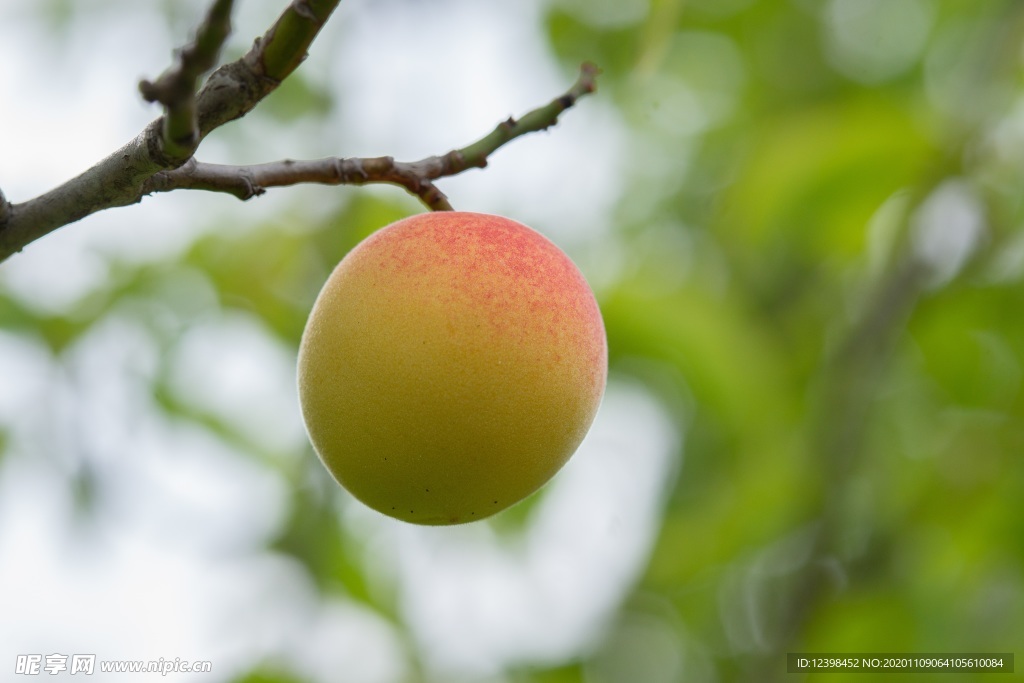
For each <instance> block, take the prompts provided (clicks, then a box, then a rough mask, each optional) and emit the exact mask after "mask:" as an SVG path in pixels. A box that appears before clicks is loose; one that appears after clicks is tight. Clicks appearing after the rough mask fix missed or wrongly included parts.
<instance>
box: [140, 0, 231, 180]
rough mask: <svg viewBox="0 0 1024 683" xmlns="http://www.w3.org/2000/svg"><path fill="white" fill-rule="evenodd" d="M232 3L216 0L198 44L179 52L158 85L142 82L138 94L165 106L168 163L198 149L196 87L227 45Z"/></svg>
mask: <svg viewBox="0 0 1024 683" xmlns="http://www.w3.org/2000/svg"><path fill="white" fill-rule="evenodd" d="M232 5H233V0H215V2H214V4H213V6H212V7H210V11H209V12H208V13H207V15H206V18H205V19H204V20H203V22H202V23H201V24H200V25H199V28H198V29H197V30H196V37H195V40H194V41H192V43H191V44H189V45H186V46H185V47H183V48H182V49H181V50H180V51H179V52H178V61H177V63H176V64H174V65H173V66H172V67H171V68H169V69H168V70H167V71H165V72H164V73H163V74H162V75H161V76H160V78H158V79H157V80H156V81H155V82H153V81H145V80H144V81H142V82H141V83H139V91H140V92H141V93H142V96H143V98H145V99H146V101H147V102H159V103H160V104H162V105H164V117H163V125H162V126H161V143H162V145H161V147H162V151H163V153H164V154H165V155H166V156H167V158H168V161H169V162H172V163H173V162H178V163H180V162H182V161H184V160H186V159H188V158H189V157H191V156H192V155H193V154H194V153H195V151H196V148H197V147H198V146H199V141H200V136H199V117H198V113H197V111H196V86H197V84H198V82H199V79H200V78H201V77H202V75H203V74H205V73H206V72H207V71H209V70H210V69H212V68H213V67H215V66H216V65H217V58H218V56H219V55H220V51H221V48H223V47H224V42H225V41H226V40H227V39H228V35H229V34H230V33H231V9H232Z"/></svg>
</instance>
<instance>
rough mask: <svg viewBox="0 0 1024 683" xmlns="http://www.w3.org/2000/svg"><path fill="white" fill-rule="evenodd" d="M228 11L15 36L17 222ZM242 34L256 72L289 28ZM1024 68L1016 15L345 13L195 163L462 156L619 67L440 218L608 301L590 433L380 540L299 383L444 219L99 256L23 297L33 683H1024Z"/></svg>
mask: <svg viewBox="0 0 1024 683" xmlns="http://www.w3.org/2000/svg"><path fill="white" fill-rule="evenodd" d="M205 5H206V3H205V2H202V1H201V0H146V1H145V2H139V1H137V0H76V1H71V0H39V1H38V2H32V3H27V2H15V1H14V0H2V1H0V93H2V95H0V187H2V188H3V190H4V192H5V193H6V195H7V196H8V198H9V199H11V200H12V201H15V202H17V201H23V200H25V199H28V198H30V197H32V196H35V195H37V194H39V193H41V192H43V191H45V190H47V189H49V188H51V187H53V186H55V185H57V184H59V183H60V182H62V181H63V180H65V179H67V178H68V177H70V176H72V175H73V174H75V173H77V172H80V171H81V170H83V169H85V168H87V167H88V166H89V165H91V164H92V163H94V162H95V161H97V160H98V159H100V158H102V157H103V156H105V155H106V154H108V153H110V152H111V151H113V150H114V149H116V148H117V147H118V146H119V145H120V144H122V143H123V142H125V141H126V140H128V139H130V138H131V137H133V136H134V135H135V134H136V133H137V132H138V131H139V130H141V129H142V127H144V126H145V124H146V123H148V122H149V121H150V120H151V119H152V118H154V117H155V116H156V115H157V114H158V112H157V111H156V110H154V109H153V108H152V107H150V106H147V105H145V103H143V102H142V101H141V99H140V98H139V96H138V95H137V91H136V83H137V81H138V80H139V79H140V78H143V77H150V78H152V77H155V76H157V75H158V74H159V73H160V72H161V71H162V70H163V69H164V68H165V67H166V66H167V64H168V63H169V60H170V55H171V51H172V49H173V48H174V47H175V46H178V45H180V44H182V43H183V42H184V41H185V40H186V39H187V37H188V36H189V34H190V31H191V30H192V28H193V27H194V25H195V23H196V22H197V20H198V18H199V17H200V16H201V15H202V13H203V12H204V10H205ZM238 5H239V6H238V8H237V11H236V18H235V27H236V30H235V33H234V35H233V36H232V38H231V40H230V43H229V48H228V53H229V54H228V55H227V57H228V58H235V57H237V56H239V55H241V54H242V53H243V52H244V51H245V50H246V49H247V48H248V46H249V44H250V43H251V40H252V38H253V37H255V36H257V35H260V34H262V33H263V31H264V30H265V29H266V27H267V26H269V25H270V23H271V22H272V21H273V19H274V18H275V17H276V16H277V14H278V13H279V12H280V10H281V8H282V6H283V5H284V2H283V0H274V1H271V0H245V1H242V2H239V3H238ZM1022 38H1024V3H1021V2H1019V1H1018V0H685V1H684V0H520V2H515V3H512V2H499V1H498V0H377V1H376V2H371V1H370V0H346V1H345V2H343V3H342V4H341V7H340V9H339V10H338V11H337V13H336V14H335V16H334V17H333V18H332V19H331V21H330V23H329V24H328V26H327V28H326V29H325V30H324V31H323V33H322V34H321V36H320V37H319V38H318V40H317V41H316V42H315V44H314V46H313V49H312V51H311V55H310V57H309V59H308V60H307V62H306V63H304V64H303V66H302V67H301V68H300V70H299V71H298V72H297V73H296V74H295V75H294V76H293V77H291V78H290V79H289V80H288V81H287V82H286V83H285V84H284V85H283V86H282V87H281V88H280V90H279V91H277V92H276V93H275V94H273V95H271V96H270V97H269V98H268V99H267V100H266V101H265V102H264V103H262V104H261V105H260V106H259V107H258V108H257V109H256V110H255V111H254V112H253V113H252V114H250V115H249V116H247V117H246V118H245V119H244V120H242V121H239V122H235V123H232V124H229V125H227V126H225V127H224V128H223V129H221V130H218V131H216V132H215V133H214V134H213V135H212V136H211V137H210V138H208V139H207V140H206V141H205V142H204V143H203V145H202V147H201V148H200V152H199V154H198V157H199V158H200V159H202V160H205V161H220V162H226V163H256V162H263V161H270V160H275V159H280V158H284V157H294V158H315V157H321V156H328V155H341V156H377V155H382V154H390V155H393V156H396V157H398V158H401V159H407V160H412V159H417V158H420V157H423V156H426V155H429V154H435V153H443V152H445V151H447V150H448V149H451V148H453V147H458V146H462V145H464V144H467V143H469V142H471V141H473V140H475V139H477V138H478V137H480V136H482V135H484V134H485V133H487V132H488V131H490V130H491V128H492V127H493V126H494V125H495V124H496V123H497V122H498V121H500V120H502V119H504V118H506V117H507V116H509V115H511V114H516V115H518V114H521V113H523V112H525V111H526V110H528V109H530V108H532V107H534V106H537V105H540V104H543V103H545V102H547V101H548V100H549V99H551V98H552V97H554V96H555V95H557V94H558V93H560V92H562V91H563V90H564V89H565V88H567V87H568V85H569V84H570V83H571V82H572V81H573V80H574V78H575V75H576V71H577V68H578V65H579V64H580V63H581V62H582V61H584V60H592V61H594V62H596V63H597V64H598V65H600V67H601V68H602V69H603V70H604V73H603V75H602V77H601V79H600V81H599V88H600V89H599V92H598V94H597V95H595V96H593V97H589V98H587V99H585V100H582V101H581V102H580V103H579V104H578V105H577V107H575V108H574V109H572V110H570V111H569V112H567V113H566V114H565V115H564V116H563V119H562V122H561V123H560V124H559V125H558V126H557V127H555V128H553V129H552V130H551V131H549V132H547V133H542V134H537V135H532V136H530V137H527V138H522V139H520V140H517V141H515V142H513V143H512V144H510V145H509V146H507V147H506V148H503V149H501V150H499V151H498V152H497V153H496V154H495V155H494V156H493V157H492V158H491V164H490V166H489V167H488V168H487V169H485V170H483V171H471V172H468V173H466V174H464V175H462V176H459V177H457V178H452V179H448V180H445V181H443V182H442V183H441V187H442V189H443V190H444V191H445V192H447V193H448V195H449V197H450V198H451V200H452V202H453V204H454V205H455V206H456V208H459V209H464V210H475V211H485V212H493V213H501V214H504V215H508V216H510V217H512V218H515V219H517V220H520V221H522V222H525V223H527V224H530V225H532V226H533V227H535V228H536V229H538V230H540V231H541V232H543V233H545V234H546V235H548V236H549V237H550V238H552V239H553V240H554V241H555V242H557V243H558V244H559V245H560V246H562V248H563V249H565V250H566V251H567V252H568V253H570V255H571V256H572V257H573V258H574V259H575V260H576V262H577V263H578V264H579V266H580V267H581V269H582V270H583V271H584V273H585V274H586V276H587V278H588V279H589V281H590V282H591V284H592V286H593V287H594V289H595V291H596V293H597V295H598V298H599V300H600V303H601V305H602V309H603V311H604V315H605V321H606V325H607V331H608V338H609V344H610V354H611V361H610V363H611V367H610V372H611V375H610V383H609V387H608V393H607V396H606V398H605V401H604V404H603V406H602V409H601V412H600V414H599V416H598V418H597V421H596V422H595V425H594V427H593V429H592V431H591V434H590V435H589V436H588V438H587V440H586V441H585V442H584V444H583V446H582V447H581V449H580V451H579V452H578V453H577V455H576V456H575V457H574V458H573V460H572V461H571V462H570V464H569V465H568V466H567V467H566V468H565V470H563V472H561V473H560V474H559V475H558V476H557V477H556V479H555V480H554V481H553V482H552V483H551V484H550V485H549V486H547V487H546V488H545V489H543V490H542V491H541V492H540V493H539V494H537V495H535V496H534V497H533V498H531V499H530V500H528V501H527V502H525V503H523V504H521V505H519V506H517V507H515V508H513V509H511V510H509V511H507V512H506V513H503V514H502V515H500V516H498V517H496V518H494V519H493V520H491V521H488V522H482V523H477V524H472V525H467V526H462V527H455V528H419V527H414V526H410V525H406V524H403V523H400V522H396V521H393V520H390V519H387V518H384V517H381V516H379V515H377V514H376V513H373V512H370V511H368V510H367V509H365V508H363V507H362V506H361V505H359V504H358V503H355V502H354V501H352V500H351V499H350V498H349V497H348V496H347V495H346V494H345V493H344V492H343V491H342V490H341V489H339V488H338V487H337V486H336V485H335V484H334V483H333V481H332V480H330V478H329V477H328V476H327V474H326V473H325V470H324V469H323V468H322V467H321V465H320V464H319V462H318V461H317V459H316V457H315V455H314V453H313V452H312V450H311V448H310V446H309V444H308V442H307V440H306V438H305V433H304V430H303V426H302V423H301V420H300V417H299V411H298V405H297V397H296V389H295V369H294V365H295V353H296V348H297V343H298V339H299V335H300V334H301V331H302V327H303V324H304V321H305V317H306V315H307V313H308V311H309V309H310V306H311V304H312V301H313V299H314V297H315V296H316V293H317V291H318V289H319V287H320V285H321V284H322V283H323V281H324V279H325V278H326V276H327V274H328V273H329V271H330V269H331V268H332V267H333V265H334V264H335V263H336V262H337V261H338V260H339V259H340V258H341V257H342V256H343V255H344V254H345V252H346V251H347V250H348V249H349V248H351V247H352V246H353V245H354V244H356V243H357V242H358V241H359V240H360V239H362V238H363V237H365V236H366V235H368V234H370V233H371V232H373V231H374V230H376V229H378V228H380V227H382V226H383V225H385V224H387V223H389V222H391V221H392V220H395V219H397V218H400V217H402V216H405V215H408V214H410V213H414V212H417V211H421V210H422V207H420V206H419V205H418V204H417V202H416V201H414V200H412V199H410V198H409V197H407V196H405V195H404V194H403V193H402V192H401V191H400V190H398V189H394V188H389V187H374V188H323V187H297V188H289V189H279V190H273V191H271V192H270V193H268V194H267V195H265V196H263V197H260V198H257V199H255V200H252V201H250V202H246V203H242V202H238V201H237V200H235V199H233V198H231V197H228V196H219V195H210V194H203V193H187V192H177V193H173V194H170V195H162V196H156V197H151V198H147V199H146V200H144V201H143V202H142V203H141V204H139V205H136V206H132V207H128V208H124V209H117V210H113V211H107V212H104V213H101V214H98V215H95V216H92V217H90V218H87V219H85V220H83V221H81V222H80V223H78V224H75V225H72V226H68V227H66V228H64V229H61V230H60V231H58V232H57V233H55V234H53V235H51V236H49V237H47V238H45V239H43V240H41V241H39V242H37V243H34V244H32V245H30V246H29V247H28V248H27V249H26V250H25V251H24V253H22V254H20V255H17V256H15V257H13V258H11V259H9V260H8V261H7V262H5V263H3V264H2V265H0V672H2V673H0V678H3V679H5V680H8V679H11V678H13V677H14V673H13V671H14V665H15V658H16V655H18V654H42V655H47V654H52V653H63V654H95V655H96V656H97V658H98V659H99V660H114V659H132V660H152V659H157V658H159V657H163V658H165V659H174V658H175V657H179V658H181V659H187V660H209V661H211V662H212V663H213V672H212V673H209V674H195V675H187V674H179V675H171V676H168V677H166V678H163V677H160V676H157V675H152V676H150V677H149V678H146V677H145V676H141V677H133V679H134V680H182V681H186V680H187V681H204V682H211V681H237V682H246V683H256V682H257V681H259V682H262V683H272V682H275V683H292V682H296V681H310V682H320V681H325V682H328V681H329V682H335V681H343V682H344V683H433V682H440V681H445V682H465V683H619V682H623V683H626V682H634V681H642V682H644V683H670V682H674V681H687V682H694V683H696V682H702V681H748V680H749V681H771V680H782V679H785V680H838V679H841V678H843V677H842V676H839V675H830V676H829V677H827V678H826V677H825V676H819V677H817V678H816V677H814V676H804V675H796V674H786V673H785V668H786V657H785V654H786V653H787V652H796V651H804V652H970V651H979V652H1008V651H1009V652H1012V651H1013V650H1014V648H1015V647H1019V645H1020V644H1021V643H1022V642H1024V504H1022V501H1024V463H1022V461H1021V457H1022V455H1024V392H1022V379H1024V365H1022V364H1024V315H1022V311H1024V283H1022V278H1024V233H1022V230H1021V224H1022V219H1024V203H1022V199H1024V182H1022V181H1024V69H1022V66H1024V64H1022V59H1024V51H1022V45H1024V41H1022ZM1017 654H1018V655H1019V654H1021V653H1020V652H1019V651H1018V653H1017ZM64 675H65V676H66V675H67V674H64ZM1018 675H1019V674H1018ZM43 676H44V677H47V676H48V674H43ZM125 676H126V675H125V674H121V675H120V677H118V676H116V675H115V676H113V677H112V678H111V679H110V680H121V679H122V678H125ZM54 678H57V677H56V676H54ZM93 678H94V679H95V680H103V677H102V675H101V674H96V675H95V676H94V677H93ZM865 678H869V679H871V680H887V677H886V676H884V675H876V676H868V677H865ZM891 678H893V679H895V678H897V676H892V677H891ZM983 678H984V676H983V675H982V674H963V675H960V676H958V677H957V680H965V681H969V680H982V679H983ZM1009 678H1011V677H1007V680H1008V679H1009ZM858 680H860V679H858ZM900 680H902V678H901V679H900ZM985 680H987V678H986V679H985ZM1000 680H1003V679H1000Z"/></svg>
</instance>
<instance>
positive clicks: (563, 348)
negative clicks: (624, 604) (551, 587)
mask: <svg viewBox="0 0 1024 683" xmlns="http://www.w3.org/2000/svg"><path fill="white" fill-rule="evenodd" d="M607 365H608V352H607V345H606V341H605V331H604V323H603V321H602V319H601V312H600V310H599V309H598V306H597V302H596V301H595V299H594V295H593V293H592V292H591V290H590V287H589V286H588V285H587V283H586V281H585V280H584V278H583V275H582V274H581V273H580V271H579V270H578V269H577V268H576V266H575V265H574V264H573V263H572V261H571V260H569V257H568V256H566V255H565V253H563V252H562V251H561V250H560V249H559V248H558V247H556V246H555V245H554V244H553V243H551V242H550V241H549V240H548V239H547V238H545V237H543V236H542V235H541V234H539V233H537V232H535V231H534V230H532V229H530V228H528V227H526V226H524V225H522V224H520V223H517V222H515V221H512V220H509V219H507V218H503V217H500V216H492V215H486V214H478V213H466V212H437V213H428V214H422V215H417V216H412V217H410V218H405V219H403V220H400V221H397V222H396V223H393V224H391V225H389V226H387V227H385V228H382V229H381V230H379V231H377V232H376V233H374V234H373V235H370V236H369V237H368V238H367V239H365V240H364V241H363V242H361V243H360V244H359V245H357V246H356V247H355V248H354V249H353V250H352V251H351V252H349V254H348V255H347V256H346V257H345V258H344V259H342V261H341V263H339V264H338V266H337V268H335V270H334V272H333V273H331V275H330V277H329V279H328V280H327V283H326V284H325V285H324V287H323V290H322V291H321V292H320V295H319V296H318V298H317V300H316V303H315V304H314V306H313V310H312V312H311V313H310V316H309V321H308V322H307V324H306V329H305V332H304V333H303V336H302V344H301V347H300V350H299V361H298V379H299V397H300V402H301V407H302V415H303V418H304V420H305V422H306V428H307V431H308V433H309V436H310V440H311V441H312V443H313V446H314V448H315V449H316V452H317V453H318V454H319V456H320V459H321V460H322V461H323V463H324V465H325V466H326V467H327V469H328V470H329V471H330V472H331V474H332V475H333V476H334V478H335V479H337V481H338V482H339V483H340V484H341V485H342V486H343V487H345V488H346V489H347V490H348V491H349V492H350V493H352V495H353V496H355V497H356V498H357V499H359V500H361V501H362V502H363V503H365V504H366V505H368V506H369V507H371V508H374V509H376V510H378V511H380V512H382V513H384V514H386V515H390V516H392V517H396V518H398V519H401V520H405V521H407V522H413V523H416V524H459V523H463V522H471V521H474V520H479V519H483V518H485V517H488V516H490V515H492V514H494V513H496V512H498V511H499V510H502V509H504V508H506V507H508V506H510V505H513V504H514V503H516V502H518V501H520V500H522V499H523V498H525V497H527V496H528V495H530V494H531V493H533V492H534V491H536V490H537V489H538V488H540V487H541V486H542V485H543V484H544V483H545V482H547V481H548V480H549V479H550V478H551V477H552V476H553V475H554V474H555V473H556V472H557V471H558V470H559V469H560V468H561V467H562V465H564V464H565V462H566V461H567V460H568V459H569V458H570V457H571V456H572V454H573V453H574V452H575V450H576V448H577V447H578V446H579V444H580V442H581V441H582V440H583V437H584V436H585V434H586V433H587V430H588V429H589V428H590V424H591V422H592V421H593V419H594V415H595V413H596V412H597V408H598V405H599V404H600V402H601V396H602V394H603V393H604V387H605V381H606V377H607Z"/></svg>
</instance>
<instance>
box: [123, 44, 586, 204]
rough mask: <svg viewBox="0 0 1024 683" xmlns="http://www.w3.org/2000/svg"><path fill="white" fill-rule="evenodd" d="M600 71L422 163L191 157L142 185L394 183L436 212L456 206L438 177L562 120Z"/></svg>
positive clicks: (479, 162)
mask: <svg viewBox="0 0 1024 683" xmlns="http://www.w3.org/2000/svg"><path fill="white" fill-rule="evenodd" d="M598 73H599V70H598V69H597V67H595V66H594V65H592V64H584V65H583V66H582V67H581V68H580V76H579V79H578V80H577V81H576V83H574V84H573V86H572V87H571V88H570V89H569V90H568V91H567V92H566V93H564V94H562V95H560V96H559V97H557V98H555V99H554V100H552V101H551V102H550V103H549V104H547V105H545V106H543V107H539V108H537V109H534V110H532V111H530V112H529V113H527V114H525V115H523V116H522V117H521V118H520V119H519V120H518V121H517V120H515V119H508V120H507V121H503V122H502V123H500V124H498V126H497V127H496V128H495V129H494V130H493V131H492V132H491V133H490V134H488V135H487V136H485V137H483V138H481V139H480V140H478V141H476V142H473V143H471V144H469V145H467V146H465V147H463V148H461V149H456V150H452V151H451V152H448V153H447V154H444V155H441V156H430V157H426V158H424V159H420V160H419V161H411V162H403V161H395V160H394V159H393V158H391V157H375V158H370V159H343V158H339V157H328V158H325V159H313V160H306V161H295V160H292V159H285V160H283V161H274V162H270V163H265V164H255V165H252V166H230V165H222V164H207V163H202V162H199V161H195V160H191V161H189V162H188V163H187V164H185V165H183V166H182V167H180V168H177V169H173V170H170V171H163V172H161V173H157V174H156V175H154V176H153V177H152V178H150V179H149V180H148V181H147V182H146V183H145V185H144V186H143V193H146V194H148V193H150V192H171V191H173V190H183V189H188V190H207V191H210V192H225V193H228V194H231V195H234V196H235V197H238V198H239V199H242V200H245V199H250V198H252V197H256V196H258V195H261V194H263V193H264V192H265V191H266V190H267V189H269V188H271V187H285V186H290V185H297V184H300V183H318V184H321V185H366V184H369V183H390V184H392V185H399V186H401V187H403V188H405V189H406V190H407V191H408V192H409V193H410V194H413V195H416V196H417V197H419V198H420V200H421V201H422V202H423V203H424V204H425V205H426V206H427V207H428V208H430V209H432V210H434V211H441V210H446V211H450V210H452V206H451V204H450V203H449V201H448V199H447V197H445V195H444V194H443V193H442V192H441V191H440V190H439V189H438V188H437V186H436V185H434V183H433V181H434V180H437V179H438V178H443V177H449V176H453V175H457V174H459V173H462V172H463V171H466V170H468V169H471V168H483V167H485V166H486V165H487V159H488V157H489V156H490V155H491V154H493V153H494V152H495V151H496V150H497V149H498V148H500V147H501V146H502V145H505V144H507V143H508V142H510V141H512V140H514V139H516V138H517V137H520V136H521V135H526V134H527V133H532V132H535V131H540V130H545V129H547V128H550V127H551V126H553V125H554V124H555V123H557V121H558V117H559V115H560V114H561V113H562V112H563V111H565V110H566V109H568V108H569V107H571V106H573V105H574V104H575V103H576V101H577V100H578V99H579V98H580V97H582V96H584V95H586V94H587V93H591V92H594V90H595V83H594V79H595V78H596V76H597V74H598Z"/></svg>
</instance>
